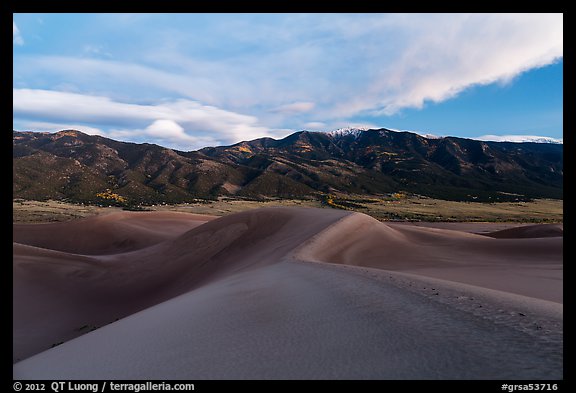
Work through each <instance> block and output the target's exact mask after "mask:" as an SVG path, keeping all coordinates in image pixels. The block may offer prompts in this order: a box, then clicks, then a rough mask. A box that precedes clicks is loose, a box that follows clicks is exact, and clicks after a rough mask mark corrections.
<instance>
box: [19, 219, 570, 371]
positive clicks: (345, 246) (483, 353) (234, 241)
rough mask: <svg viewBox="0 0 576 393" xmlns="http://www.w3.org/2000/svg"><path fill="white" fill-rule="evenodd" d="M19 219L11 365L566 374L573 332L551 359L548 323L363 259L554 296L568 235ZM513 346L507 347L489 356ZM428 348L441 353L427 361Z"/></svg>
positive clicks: (339, 224) (364, 222)
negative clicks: (526, 327) (420, 289)
mask: <svg viewBox="0 0 576 393" xmlns="http://www.w3.org/2000/svg"><path fill="white" fill-rule="evenodd" d="M14 228H15V234H14V241H15V243H14V262H13V264H14V276H13V280H14V360H15V361H16V362H17V363H16V364H15V366H14V377H15V378H51V379H53V378H63V379H71V378H122V379H127V378H158V379H163V378H178V379H182V378H184V379H187V378H189V379H196V378H209V379H210V378H440V379H442V378H491V377H495V378H557V377H559V376H561V374H562V370H561V358H562V357H561V342H560V343H558V342H556V343H555V344H554V345H553V346H552V347H550V348H548V349H542V350H543V351H544V352H546V353H549V355H550V356H549V359H548V360H545V361H542V359H540V358H538V359H536V358H534V356H535V355H533V353H534V352H533V349H530V348H533V347H534V346H538V345H540V344H538V343H539V342H540V341H541V342H542V343H544V342H545V341H546V339H547V338H546V337H544V336H543V337H540V336H537V337H536V338H535V337H533V336H530V334H527V333H525V332H524V333H522V334H520V335H518V332H517V331H515V330H514V329H515V328H514V326H513V325H514V323H512V324H511V325H510V326H507V327H502V326H501V327H499V328H495V327H494V326H496V325H493V324H491V323H490V322H487V321H486V320H485V318H479V317H474V316H471V315H468V314H467V313H463V312H462V311H458V310H452V309H451V308H448V309H447V308H446V307H444V306H441V305H437V304H436V303H435V302H434V301H432V302H431V301H430V299H428V298H423V297H422V296H421V295H418V294H414V293H412V292H410V290H408V288H407V287H406V288H400V287H398V285H396V284H394V282H388V281H386V280H387V278H386V279H376V278H374V279H373V278H370V279H366V278H361V275H358V274H356V273H354V272H356V271H360V270H361V269H362V268H361V267H362V266H363V267H372V268H377V269H378V270H377V271H381V272H384V271H389V272H392V271H398V272H407V273H411V274H417V275H420V276H427V277H433V278H439V279H443V280H450V281H454V282H460V283H464V284H468V285H474V286H476V287H478V288H488V289H491V290H493V291H492V292H493V293H496V294H498V293H503V294H504V293H512V294H515V295H514V296H517V298H522V299H523V302H525V303H526V302H528V303H530V302H532V303H534V304H536V303H537V304H539V307H540V309H542V308H546V307H548V308H550V307H552V306H549V305H547V304H557V303H558V302H559V303H561V302H562V237H561V236H556V237H539V236H538V237H537V238H524V237H522V236H516V237H515V238H494V237H488V236H484V235H478V234H473V233H468V232H463V231H456V230H447V229H439V228H428V227H417V226H410V225H401V224H394V223H381V222H378V221H376V220H374V219H372V218H370V217H368V216H366V215H363V214H358V213H349V212H345V211H338V210H331V209H303V208H267V209H257V210H252V211H247V212H243V213H238V214H234V215H230V216H226V217H222V218H218V219H214V220H212V219H211V217H207V216H195V215H190V214H186V213H121V214H119V215H110V216H102V217H95V218H91V219H85V220H79V221H76V222H69V223H58V224H42V225H15V226H14ZM525 228H529V227H525ZM542 231H544V232H547V231H548V232H549V231H550V228H545V229H543V230H542ZM520 232H522V231H520ZM524 232H526V233H528V232H529V233H532V234H534V233H542V232H538V228H535V229H529V230H525V231H524ZM524 232H522V233H524ZM332 264H340V265H343V266H351V267H350V268H349V269H352V270H346V271H343V270H338V269H336V266H335V265H332ZM331 266H333V267H331ZM354 266H358V267H354ZM335 269H336V270H335ZM354 269H356V270H354ZM358 269H360V270H358ZM390 274H391V276H390V277H392V275H393V274H394V273H390ZM386 277H387V276H386ZM494 290H496V291H501V292H496V291H494ZM464 291H465V290H464ZM552 302H556V303H552ZM514 304H518V307H520V302H516V303H514ZM486 307H487V305H486ZM506 307H511V306H509V305H507V306H506ZM400 309H403V310H404V311H402V312H401V311H399V310H400ZM486 309H488V307H487V308H486ZM406 310H419V311H410V312H406ZM403 313H404V314H403ZM536 314H538V313H535V315H536ZM418 315H420V316H418ZM422 315H427V317H426V322H423V320H422V319H421V318H423V317H422ZM465 315H468V316H465ZM523 315H524V314H523ZM535 317H536V316H535ZM540 317H542V316H540ZM419 318H420V319H419ZM547 318H548V317H547ZM422 323H424V324H425V325H424V326H427V324H431V326H436V327H435V328H434V329H433V333H430V329H426V330H427V331H428V333H427V335H426V334H424V333H423V332H421V329H420V328H419V327H418V326H421V325H422ZM539 323H540V322H539ZM551 324H552V325H554V324H553V323H552V322H551ZM105 325H107V326H105ZM552 325H551V326H552ZM102 326H103V327H102ZM498 326H500V325H498ZM554 326H556V325H554ZM96 327H100V328H99V329H97V330H94V331H91V330H92V329H94V328H96ZM407 329H408V330H410V329H413V333H410V334H408V335H406V334H404V333H402V332H403V331H404V332H406V331H407ZM494 329H496V330H494ZM455 331H458V332H459V333H457V334H456V335H455V334H454V333H453V332H455ZM493 333H494V334H493ZM544 333H545V332H540V333H538V334H544ZM548 333H550V332H548ZM550 334H551V333H550ZM430 335H432V336H430ZM79 336H80V337H79ZM75 337H76V338H75ZM386 337H388V338H386ZM457 337H459V338H457ZM548 338H549V337H548ZM443 339H444V340H445V341H443ZM418 340H422V342H419V341H418ZM474 340H476V341H474ZM539 340H540V341H539ZM549 341H550V340H549V339H548V342H549ZM556 341H558V340H556ZM560 341H561V340H560ZM61 342H65V343H64V344H62V345H58V346H56V347H55V348H52V349H50V347H51V346H52V345H54V344H59V343H61ZM471 342H472V343H471ZM505 343H507V344H505ZM505 345H508V348H509V350H506V351H504V352H503V354H501V356H500V359H502V360H501V362H494V361H493V360H490V361H488V362H486V361H484V360H481V359H492V358H493V356H491V355H490V354H492V355H494V351H496V350H498V349H500V350H501V349H502V347H504V346H505ZM542 345H543V348H544V344H542ZM558 345H560V347H559V346H558ZM455 346H456V347H458V348H460V350H455V349H454V348H456V347H455ZM414 348H420V349H418V350H415V349H414ZM531 353H532V355H531ZM33 355H35V356H33ZM427 356H431V358H434V357H436V358H438V359H443V360H442V362H439V363H437V364H438V365H437V366H434V365H433V364H432V363H433V362H432V363H431V362H427V361H422V360H417V359H422V357H427ZM23 359H26V360H23ZM291 359H292V360H291ZM500 363H501V364H500ZM288 364H292V365H291V366H290V365H288ZM471 365H474V366H473V367H471ZM535 368H536V369H538V370H537V371H535Z"/></svg>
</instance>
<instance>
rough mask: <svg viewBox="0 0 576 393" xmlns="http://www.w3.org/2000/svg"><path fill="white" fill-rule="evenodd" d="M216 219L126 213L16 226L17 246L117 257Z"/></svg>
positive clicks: (159, 213) (172, 214)
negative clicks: (121, 253)
mask: <svg viewBox="0 0 576 393" xmlns="http://www.w3.org/2000/svg"><path fill="white" fill-rule="evenodd" d="M214 218H216V217H212V216H206V215H200V214H187V213H177V212H123V213H113V214H107V215H101V216H95V217H88V218H84V219H79V220H75V221H70V222H56V223H48V224H14V225H13V228H14V232H13V240H14V242H16V243H21V244H27V245H30V246H36V247H42V248H47V249H51V250H58V251H66V252H71V253H76V254H89V255H101V254H115V253H118V252H126V251H132V250H137V249H140V248H144V247H148V246H150V245H153V244H156V243H160V242H162V241H164V240H167V239H171V238H173V237H174V236H177V235H180V234H182V233H184V232H186V231H187V230H190V229H192V228H195V227H197V226H199V225H201V224H204V223H205V222H207V221H210V220H213V219H214Z"/></svg>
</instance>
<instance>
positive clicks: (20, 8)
mask: <svg viewBox="0 0 576 393" xmlns="http://www.w3.org/2000/svg"><path fill="white" fill-rule="evenodd" d="M544 5H545V6H548V8H549V9H548V10H546V12H563V13H564V19H565V22H568V23H566V24H565V25H566V26H567V27H568V30H569V29H570V28H571V26H570V23H569V17H568V15H567V13H566V12H565V8H566V7H565V6H560V5H555V4H544ZM542 6H543V4H537V3H532V5H531V4H523V10H522V11H523V12H541V11H542ZM3 8H9V10H10V13H8V12H5V13H4V14H5V15H3V16H5V18H3V22H4V23H3V25H4V26H5V27H6V29H7V27H8V26H9V21H8V17H9V16H10V17H11V16H12V13H28V12H49V13H53V12H129V11H133V10H134V9H138V12H169V13H174V12H214V13H221V12H231V13H234V12H240V13H246V12H335V13H339V12H401V11H409V12H412V11H419V12H438V11H441V10H442V6H441V5H440V4H437V3H435V2H429V3H427V4H423V5H420V4H411V3H402V2H378V1H375V0H371V1H370V0H355V1H353V2H325V3H324V4H322V3H321V2H319V1H318V2H315V3H312V2H308V3H296V2H294V1H291V2H271V1H269V2H258V1H253V2H248V1H242V2H229V3H227V4H224V3H221V2H210V3H206V2H189V1H185V0H176V1H175V0H164V1H162V2H152V1H138V2H126V1H125V2H123V3H118V2H104V1H82V2H59V3H58V2H54V1H38V2H35V1H20V2H16V1H13V2H11V3H10V4H9V5H8V4H7V3H4V5H3ZM411 8H416V9H414V10H411ZM471 8H474V10H471ZM498 8H499V9H498V10H497V11H496V10H494V7H493V6H492V5H490V4H488V3H483V4H474V3H467V4H459V5H457V6H456V8H455V9H452V10H451V12H466V11H476V12H478V11H481V12H517V11H518V9H517V6H515V4H514V3H512V2H510V3H508V4H502V3H501V4H499V5H498ZM526 8H528V9H526ZM442 11H444V10H442ZM568 30H567V31H568ZM5 33H7V32H5ZM6 35H7V34H6ZM571 49H572V48H571V47H570V46H567V50H565V51H564V58H563V67H564V69H565V70H568V72H567V73H565V74H564V102H568V105H565V107H566V106H567V107H568V108H576V105H575V103H574V101H575V100H574V94H575V92H574V89H575V87H576V78H575V77H574V73H573V70H575V69H576V68H575V67H574V65H575V64H574V62H573V52H572V51H571ZM6 62H7V60H6ZM12 66H13V65H12ZM4 69H7V67H6V68H4ZM5 86H6V90H8V88H7V86H8V85H7V83H6V84H5ZM6 96H8V92H6ZM572 112H574V110H572V111H570V112H569V114H570V115H572ZM5 117H6V118H8V116H7V115H6V116H5ZM573 125H574V119H573V117H572V116H567V115H566V112H564V129H566V130H569V131H568V132H567V133H564V144H565V145H567V146H569V148H573V147H576V140H575V137H574V134H573V131H572V130H574V129H575V128H574V127H573ZM6 135H7V134H6ZM2 146H3V148H6V149H8V147H7V146H11V144H9V141H8V136H6V141H5V142H4V143H3V144H2ZM9 153H10V152H6V153H5V156H3V157H4V158H5V159H6V160H8V158H9V155H8V154H9ZM570 153H571V152H570ZM564 164H565V165H564V168H565V178H567V179H568V181H567V184H569V185H572V184H573V182H572V181H571V180H572V179H573V176H574V161H573V157H572V156H571V155H570V158H569V159H568V160H565V162H564ZM566 164H568V165H566ZM9 167H11V165H10V166H9ZM11 174H12V173H11ZM2 195H3V196H4V197H5V200H6V201H5V206H11V203H12V201H11V200H9V199H8V197H9V194H8V193H7V192H6V193H2ZM574 197H576V192H574V191H573V190H571V189H570V187H566V188H565V189H564V200H565V201H567V202H568V203H565V204H564V227H565V235H564V236H565V238H568V239H569V241H568V245H569V246H568V247H567V248H565V255H572V244H573V243H574V242H571V241H570V240H571V238H572V237H573V234H574V231H575V229H574V225H576V221H575V220H576V217H574V212H575V211H576V210H575V208H574V207H573V204H572V203H571V202H572V201H574V200H575V199H574ZM1 211H2V213H3V215H4V214H5V215H6V217H5V219H6V222H7V223H10V222H11V221H12V218H11V217H8V214H9V213H10V212H11V211H9V210H8V209H6V208H4V209H2V210H1ZM7 227H8V225H7ZM10 231H11V226H10ZM4 233H5V232H4ZM6 248H7V249H8V244H7V245H6ZM566 251H567V254H566ZM565 260H567V261H568V263H567V264H565V270H564V272H565V275H566V276H567V277H568V278H570V277H573V272H574V267H573V266H572V264H573V263H574V261H576V259H574V258H573V257H569V258H565ZM3 276H4V277H5V278H4V279H5V280H6V281H8V280H9V278H7V277H8V275H7V274H4V275H3ZM565 281H566V280H565ZM568 282H569V280H568V281H566V283H565V286H564V293H565V296H564V297H565V299H566V301H567V302H568V304H569V303H570V302H571V297H570V291H567V290H566V287H567V284H568ZM2 288H3V290H4V292H5V294H4V299H11V298H12V292H11V290H10V289H11V288H12V284H11V283H8V282H7V283H6V285H2ZM10 307H12V305H11V306H10ZM6 308H8V307H6ZM566 310H567V311H568V312H567V313H566V316H565V320H564V321H565V322H564V324H565V331H568V332H572V331H574V325H573V317H572V315H571V313H570V308H569V307H566ZM564 348H565V354H564V381H496V380H494V381H478V380H472V381H470V380H455V381H242V382H241V384H240V385H239V384H238V382H237V381H191V382H194V383H195V385H196V391H207V390H208V389H214V390H216V389H221V388H230V389H238V388H242V389H244V388H249V389H266V390H268V389H274V388H280V389H281V388H294V387H307V388H330V387H334V388H336V389H340V388H343V389H350V388H353V389H358V388H360V389H379V388H383V387H384V388H396V389H398V391H401V390H402V389H404V390H406V389H418V390H419V391H427V390H437V389H438V390H442V391H447V392H450V391H454V392H459V393H461V392H462V391H465V390H467V389H473V390H476V389H482V391H485V392H495V391H502V389H501V385H502V384H503V383H507V384H514V383H516V384H522V385H525V384H528V383H558V386H559V389H558V391H562V390H564V388H565V386H569V385H571V384H572V383H571V381H572V380H573V378H572V375H571V370H572V365H573V364H574V355H573V352H572V351H569V350H567V349H568V348H574V340H573V339H572V336H570V335H567V336H566V337H565V346H564ZM6 363H7V364H6V366H7V367H6V373H3V375H11V368H12V359H11V354H8V351H6ZM13 382H14V381H10V384H11V385H10V386H13V385H12V384H13ZM22 382H23V383H24V381H22ZM28 382H31V381H28ZM36 382H42V381H36ZM44 382H45V383H50V382H52V381H44ZM87 382H90V381H87ZM92 382H101V381H92ZM118 382H120V381H118ZM125 382H130V381H125ZM131 382H138V381H131ZM140 382H142V381H140ZM158 382H161V381H158ZM167 382H169V381H167ZM178 382H184V381H173V382H172V383H178ZM565 382H566V385H565ZM12 391H15V390H14V389H12ZM107 391H110V390H109V389H107Z"/></svg>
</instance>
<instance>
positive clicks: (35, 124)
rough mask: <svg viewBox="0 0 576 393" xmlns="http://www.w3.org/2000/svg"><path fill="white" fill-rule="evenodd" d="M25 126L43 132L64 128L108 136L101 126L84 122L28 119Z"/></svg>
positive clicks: (26, 128) (27, 128)
mask: <svg viewBox="0 0 576 393" xmlns="http://www.w3.org/2000/svg"><path fill="white" fill-rule="evenodd" d="M23 126H24V127H25V129H22V130H21V131H26V130H33V131H43V132H58V131H62V130H77V131H81V132H83V133H85V134H88V135H101V136H106V134H105V133H104V132H103V131H102V130H101V129H99V128H95V127H90V126H86V125H83V124H67V123H49V122H41V121H28V122H24V124H23Z"/></svg>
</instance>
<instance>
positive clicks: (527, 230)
mask: <svg viewBox="0 0 576 393" xmlns="http://www.w3.org/2000/svg"><path fill="white" fill-rule="evenodd" d="M563 234H564V226H563V225H561V224H548V225H545V224H540V225H528V226H523V227H518V228H509V229H503V230H501V231H496V232H491V233H488V234H486V236H490V237H493V238H496V239H532V238H540V237H561V236H562V235H563Z"/></svg>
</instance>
